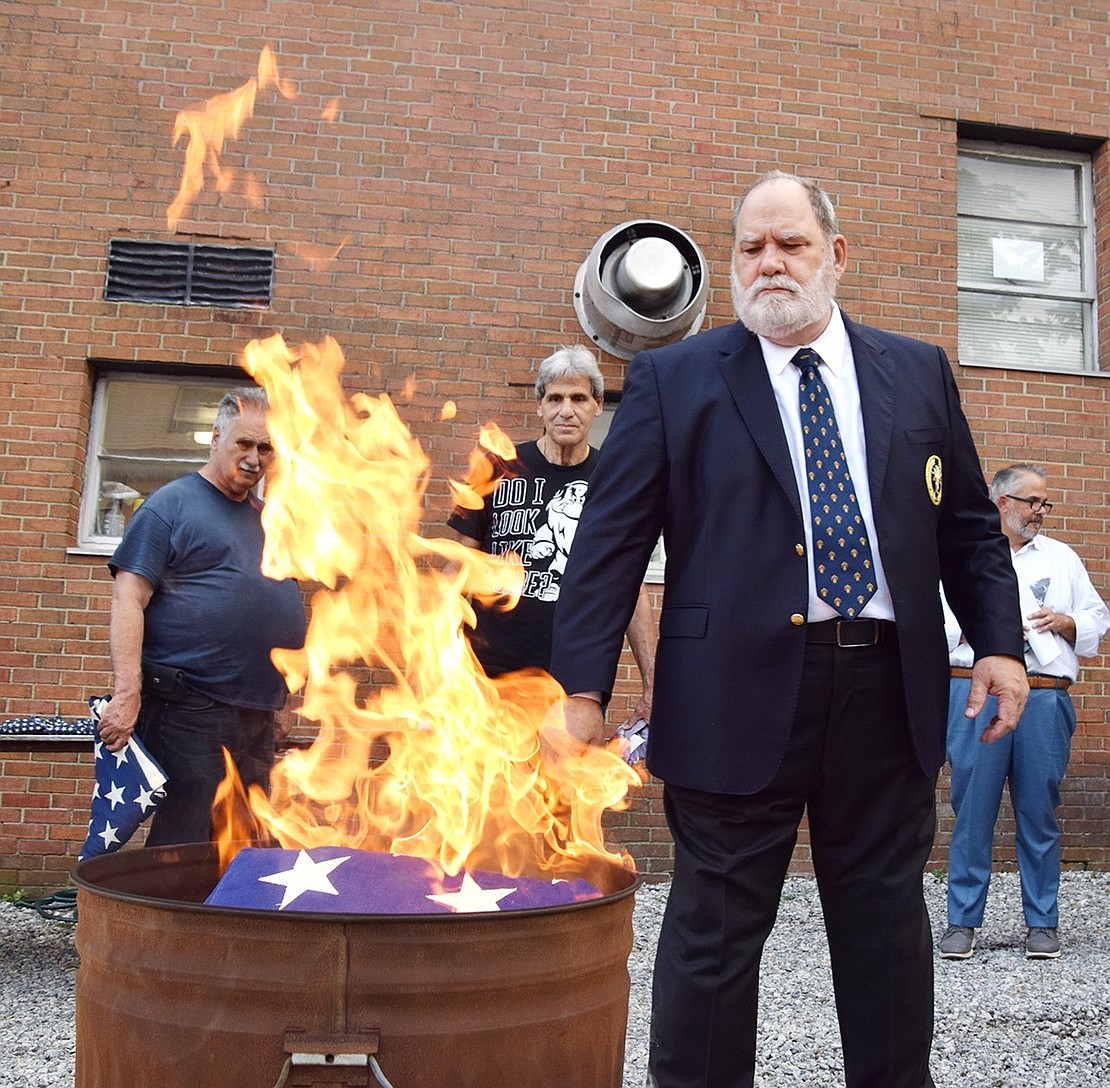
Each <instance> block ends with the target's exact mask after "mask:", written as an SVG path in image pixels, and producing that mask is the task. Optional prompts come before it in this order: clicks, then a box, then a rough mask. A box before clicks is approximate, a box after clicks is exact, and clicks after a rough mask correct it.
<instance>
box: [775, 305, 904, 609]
mask: <svg viewBox="0 0 1110 1088" xmlns="http://www.w3.org/2000/svg"><path fill="white" fill-rule="evenodd" d="M759 343H760V345H761V346H762V348H763V360H764V362H765V363H766V364H767V373H768V375H769V376H770V378H771V385H772V387H773V388H774V391H775V400H776V402H777V403H778V408H779V416H780V417H781V419H782V429H783V431H784V432H785V433H786V444H787V446H789V448H790V459H791V461H792V462H793V465H794V478H795V480H796V481H797V484H798V499H799V501H800V502H801V504H802V522H803V524H804V526H805V537H806V554H807V555H809V556H811V557H812V555H813V522H812V521H811V519H810V513H809V509H810V507H809V483H808V481H807V479H806V463H805V452H804V448H803V444H802V417H801V410H800V409H799V407H798V379H799V371H798V368H797V367H796V366H792V365H791V363H790V360H791V359H793V358H794V356H795V354H797V352H798V351H799V350H800V349H799V347H783V346H782V345H781V344H774V343H772V342H771V341H770V340H767V339H766V338H764V337H762V336H761V337H760V338H759ZM800 347H809V348H812V349H813V350H814V351H815V352H817V354H818V355H820V356H821V360H822V365H821V368H820V375H821V380H822V381H823V382H824V383H825V388H826V389H827V390H828V392H829V397H830V399H831V400H832V404H833V411H835V412H836V422H837V426H838V427H839V428H840V438H841V441H842V443H843V445H844V454H845V456H846V457H847V459H848V471H849V472H850V473H851V474H852V483H853V484H854V485H855V489H856V499H857V500H858V502H859V508H860V513H861V514H862V515H863V523H864V525H865V526H866V529H867V539H868V540H869V541H870V542H871V557H872V562H873V563H874V571H875V579H876V581H875V585H876V587H877V588H876V590H875V595H874V596H873V597H872V598H871V600H870V601H868V602H867V605H866V606H865V607H864V609H863V611H862V612H861V613H860V615H861V616H865V617H869V618H872V619H882V620H892V619H894V603H893V601H891V599H890V589H889V587H888V586H887V582H886V576H885V575H884V574H883V563H882V559H881V557H880V555H879V537H878V534H877V533H876V532H875V519H874V516H873V515H872V512H871V486H870V483H869V481H868V478H867V440H866V436H865V435H864V430H863V410H862V409H861V407H860V399H859V383H858V381H857V380H856V363H855V359H854V357H853V356H852V344H851V342H850V341H849V339H848V330H847V329H846V328H845V327H844V319H843V318H842V317H841V314H840V309H839V307H837V306H835V305H834V306H833V310H832V318H831V319H830V320H829V323H828V325H826V326H825V330H824V332H822V333H821V335H820V336H819V337H817V339H816V340H814V341H813V342H812V343H809V344H803V345H800ZM838 618H840V613H839V612H837V611H836V609H834V608H833V607H832V606H831V605H829V604H826V603H825V602H824V601H823V600H821V598H820V597H818V596H817V582H816V578H815V577H814V573H813V564H812V562H811V563H810V565H809V614H808V619H809V622H810V623H816V622H818V621H820V620H831V619H838Z"/></svg>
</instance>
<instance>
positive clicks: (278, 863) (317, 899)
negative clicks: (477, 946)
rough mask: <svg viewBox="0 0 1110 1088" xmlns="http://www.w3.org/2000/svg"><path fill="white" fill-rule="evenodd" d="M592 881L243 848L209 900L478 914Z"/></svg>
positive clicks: (576, 895) (555, 898)
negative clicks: (453, 870)
mask: <svg viewBox="0 0 1110 1088" xmlns="http://www.w3.org/2000/svg"><path fill="white" fill-rule="evenodd" d="M601 894H602V893H601V892H600V891H599V890H598V889H597V888H596V887H594V885H592V884H590V883H588V882H587V881H585V880H581V879H575V880H554V881H551V880H540V879H536V878H532V877H509V876H503V875H502V874H500V873H490V872H486V871H484V870H481V869H465V870H463V871H462V872H460V873H456V874H454V875H449V874H447V873H445V872H444V871H443V869H442V868H441V867H440V866H439V865H438V864H437V863H436V862H433V861H427V860H425V859H424V858H414V857H407V856H400V855H394V854H386V853H382V852H379V851H374V850H353V849H350V848H347V847H342V846H316V847H313V848H312V849H309V850H283V849H278V848H264V847H244V848H243V849H242V850H240V851H239V853H238V854H236V855H235V857H234V858H233V859H232V862H231V864H230V865H229V866H228V867H227V871H226V872H225V873H224V875H223V876H222V877H221V878H220V882H219V883H218V884H217V885H216V887H215V888H214V889H213V890H212V893H211V895H209V896H208V898H207V899H206V900H205V902H206V903H208V904H209V905H211V906H219V907H246V908H251V909H254V910H294V911H319V912H324V913H328V914H450V913H455V914H472V913H481V912H486V911H506V910H526V909H528V908H535V907H553V906H563V905H566V904H569V903H577V902H580V901H581V900H584V899H597V898H599V897H600V896H601Z"/></svg>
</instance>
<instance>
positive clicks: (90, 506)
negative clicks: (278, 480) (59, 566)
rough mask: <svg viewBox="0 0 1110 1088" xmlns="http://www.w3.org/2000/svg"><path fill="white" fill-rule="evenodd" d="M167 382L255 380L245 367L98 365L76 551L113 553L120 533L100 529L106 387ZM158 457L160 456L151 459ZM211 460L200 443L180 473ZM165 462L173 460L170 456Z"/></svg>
mask: <svg viewBox="0 0 1110 1088" xmlns="http://www.w3.org/2000/svg"><path fill="white" fill-rule="evenodd" d="M152 380H153V381H160V382H166V383H168V384H171V385H173V386H174V387H175V388H181V387H182V386H185V385H202V384H204V385H209V386H211V385H217V384H218V385H223V386H225V391H226V390H227V389H231V388H233V387H235V386H238V385H253V384H255V383H254V382H253V380H252V379H251V377H250V376H249V375H248V374H247V373H245V372H244V371H242V370H239V369H237V368H232V367H227V368H224V367H205V368H202V367H182V368H180V369H177V368H173V369H170V368H169V367H166V366H160V367H156V368H155V367H145V366H137V367H131V366H123V367H121V366H104V367H100V366H96V365H95V364H94V365H93V369H92V390H91V408H90V412H89V429H88V435H87V439H86V443H85V465H84V470H83V472H82V476H81V495H80V502H79V504H78V512H77V526H76V533H75V537H76V543H75V546H73V547H70V548H68V549H67V552H68V553H69V554H76V555H111V554H112V553H113V552H114V551H115V550H116V547H117V546H118V544H119V542H120V540H121V539H122V535H121V536H110V535H108V534H106V533H102V532H99V531H97V525H96V515H97V510H98V508H99V505H100V488H101V485H102V480H101V458H102V455H103V444H104V427H105V424H106V422H107V414H108V396H107V390H108V388H109V386H110V385H111V383H112V382H127V381H132V382H143V381H145V382H150V381H152ZM150 460H152V461H157V460H158V459H150ZM179 460H180V461H181V462H182V463H185V464H189V465H193V464H194V462H193V459H191V458H186V457H184V456H183V457H182V458H180V459H179ZM207 460H208V447H206V446H199V445H198V446H197V458H196V461H195V467H192V468H186V469H185V470H184V471H182V472H181V473H180V475H182V476H183V475H186V474H187V473H188V472H192V471H196V469H199V468H200V467H202V466H203V465H204V464H205V463H206V462H207ZM163 463H171V462H170V461H169V460H168V459H167V460H164V461H163Z"/></svg>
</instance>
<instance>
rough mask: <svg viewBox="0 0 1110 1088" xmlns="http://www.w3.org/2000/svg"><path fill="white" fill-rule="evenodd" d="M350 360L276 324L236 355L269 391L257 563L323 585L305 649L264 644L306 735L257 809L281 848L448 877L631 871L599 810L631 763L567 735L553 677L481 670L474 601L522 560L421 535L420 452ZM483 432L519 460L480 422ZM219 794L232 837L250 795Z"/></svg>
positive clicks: (509, 597)
mask: <svg viewBox="0 0 1110 1088" xmlns="http://www.w3.org/2000/svg"><path fill="white" fill-rule="evenodd" d="M343 365H344V360H343V354H342V352H341V350H340V348H339V346H338V344H337V343H336V342H335V341H334V340H332V339H330V338H325V339H324V340H323V341H321V342H320V343H319V344H306V345H302V346H301V347H300V348H298V349H297V350H294V349H293V348H291V347H290V346H289V345H287V344H286V343H285V341H284V340H283V339H282V338H281V337H280V336H272V337H270V338H268V339H266V340H255V341H252V342H251V343H250V344H249V345H248V346H247V348H246V350H245V352H244V366H245V367H246V369H247V370H248V371H249V372H250V373H251V374H252V375H253V376H254V377H255V378H256V380H258V381H259V382H260V383H261V384H262V385H263V386H264V387H265V389H266V391H267V393H268V395H269V400H270V414H269V416H268V424H269V430H270V437H271V440H272V442H273V443H274V446H275V448H276V449H277V451H278V464H279V466H280V470H279V471H277V472H275V473H274V474H273V475H272V476H271V478H269V479H268V482H267V496H266V506H265V509H264V512H263V521H264V525H265V529H266V550H265V555H264V559H263V570H264V572H265V573H266V574H268V575H270V576H272V577H295V578H298V579H301V580H302V581H309V582H315V583H318V584H319V585H320V587H321V588H320V589H319V590H317V592H316V593H315V594H314V596H313V599H312V614H311V622H310V624H309V630H308V637H307V639H306V643H305V646H304V648H303V650H299V651H286V650H276V651H274V660H275V663H276V664H277V666H278V667H279V668H280V669H281V670H282V672H283V674H284V675H285V677H286V680H287V683H288V685H289V687H290V690H296V689H298V688H300V687H302V686H303V688H304V696H303V699H304V701H303V707H302V710H301V713H302V715H303V716H304V717H306V718H308V719H311V720H313V721H315V722H317V723H319V732H318V736H317V739H316V741H315V742H314V743H313V744H312V745H311V747H310V748H308V749H306V750H293V751H290V752H289V753H288V754H287V755H286V756H285V757H284V758H283V759H282V760H280V761H279V762H278V764H277V766H276V767H275V769H274V774H273V781H272V788H271V794H270V796H269V798H266V797H264V796H263V795H262V793H261V791H252V793H251V795H250V796H249V798H247V804H248V805H249V809H250V812H251V814H252V817H251V818H252V819H253V820H255V821H257V822H258V824H259V825H260V826H261V827H262V828H264V829H265V832H266V834H268V835H269V836H272V838H273V839H274V840H276V841H277V842H278V843H280V844H281V845H282V846H284V847H287V848H293V847H298V848H300V847H303V848H309V847H313V846H320V845H345V846H351V847H355V848H363V849H377V850H386V851H390V852H392V853H395V854H408V855H414V856H419V857H424V858H429V859H432V860H435V861H438V862H439V863H440V864H441V865H442V866H443V868H444V869H445V870H446V871H447V872H450V873H455V872H458V871H459V870H460V869H461V868H463V867H480V868H486V869H498V870H500V871H502V872H504V873H507V874H509V875H520V874H531V875H535V874H537V873H547V874H549V875H559V874H567V875H569V874H570V873H573V872H575V871H576V869H577V868H579V867H580V865H581V863H582V861H583V860H584V859H590V860H593V859H598V858H600V859H603V860H606V861H610V862H617V863H619V864H622V865H625V866H626V867H629V868H631V866H632V862H631V859H630V858H628V857H627V856H625V857H620V856H618V855H616V854H614V853H612V852H610V851H609V850H608V849H607V848H606V847H605V845H604V838H603V832H602V826H601V817H602V813H603V812H604V811H605V809H607V808H612V807H618V806H620V805H621V804H622V803H623V799H624V797H625V794H626V793H627V791H628V789H629V788H630V787H631V786H633V785H637V784H638V783H639V781H640V779H639V777H638V776H637V774H636V773H635V771H633V770H632V769H631V768H630V767H628V765H627V764H625V763H624V761H623V760H622V759H621V758H620V757H619V755H617V754H615V753H614V752H612V751H608V750H604V749H597V748H589V749H586V750H584V751H583V750H582V749H581V747H580V746H579V745H577V744H575V743H574V742H572V741H571V740H570V738H569V737H568V736H567V734H566V732H565V729H563V728H562V727H561V706H562V699H563V696H562V692H561V689H560V688H559V686H558V684H557V683H556V682H555V681H554V680H553V679H552V678H551V677H550V676H548V675H547V674H546V673H543V672H540V671H538V670H537V671H531V672H525V673H515V674H512V675H511V676H508V677H503V678H500V679H498V680H490V679H489V678H488V677H486V675H485V673H484V672H483V671H482V669H481V667H480V666H479V665H478V663H477V661H476V659H475V657H474V655H473V653H472V651H471V649H470V647H469V644H468V643H467V641H466V639H465V637H464V631H465V630H466V628H467V627H468V626H470V625H472V624H473V622H474V612H473V609H472V607H471V605H470V603H469V598H470V597H472V596H473V597H478V598H480V599H483V600H501V601H503V602H505V603H506V604H507V605H508V604H512V603H513V602H514V601H515V599H516V597H517V596H518V595H519V593H520V589H521V585H522V582H523V570H522V566H521V562H520V559H519V557H518V556H507V557H495V556H490V555H487V554H485V553H483V552H480V551H477V550H474V549H470V548H466V547H463V546H462V545H461V544H458V543H456V542H454V541H451V540H446V539H442V538H436V539H426V538H424V537H422V536H421V535H420V532H419V529H420V519H421V513H422V509H423V496H424V491H425V488H426V485H427V482H428V479H429V463H428V460H427V458H426V457H425V455H424V453H423V451H422V450H421V448H420V446H419V444H418V443H417V442H416V440H415V439H414V438H413V437H412V436H411V434H410V433H409V431H408V429H407V428H406V427H405V425H404V423H403V422H402V421H401V419H400V417H399V416H398V414H397V411H396V409H395V408H394V406H393V403H392V401H390V399H389V398H388V397H387V396H384V395H383V396H370V395H367V394H362V393H356V394H354V395H353V396H351V397H350V398H349V399H348V398H347V397H346V395H345V394H344V393H343V390H342V388H341V386H340V382H339V375H340V372H341V371H342V369H343ZM482 442H483V445H484V446H486V448H490V449H497V450H498V451H500V455H501V456H506V455H507V456H509V457H511V456H512V453H513V447H512V443H511V442H510V441H509V439H508V438H507V437H506V436H504V435H503V434H502V433H501V432H500V431H498V430H497V428H496V427H494V426H492V425H490V426H487V427H485V428H483V431H482ZM480 460H481V461H482V462H484V463H485V465H486V471H487V473H488V469H489V459H488V458H486V457H481V458H480ZM489 485H490V480H489V479H488V478H487V479H486V480H485V481H484V482H483V481H480V480H473V481H470V482H469V483H468V485H467V486H468V487H469V488H470V489H471V490H472V491H475V493H478V492H479V491H480V488H482V487H485V486H489ZM224 794H225V796H226V798H227V800H226V801H224V802H223V803H221V813H220V814H219V815H220V817H221V822H222V832H221V838H222V840H223V841H224V843H225V847H226V844H228V843H232V842H235V841H236V840H239V841H242V840H244V839H246V838H249V837H250V829H249V828H246V829H244V828H243V826H242V825H241V824H239V823H238V822H237V821H236V820H235V819H234V818H233V817H228V816H227V812H228V811H230V810H234V809H236V808H237V807H240V802H241V800H242V790H241V789H239V791H238V793H236V791H235V790H234V788H233V787H230V786H227V787H225V791H224ZM229 852H230V851H229Z"/></svg>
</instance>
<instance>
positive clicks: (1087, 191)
mask: <svg viewBox="0 0 1110 1088" xmlns="http://www.w3.org/2000/svg"><path fill="white" fill-rule="evenodd" d="M957 154H958V156H959V157H960V158H963V157H964V156H974V157H977V158H991V159H995V160H1003V161H1011V162H1014V163H1022V162H1026V163H1031V162H1037V163H1059V164H1062V165H1068V166H1073V167H1077V168H1078V174H1079V178H1080V197H1079V204H1080V208H1079V213H1080V217H1081V219H1080V222H1079V224H1078V226H1077V229H1078V230H1079V231H1080V234H1081V242H1080V287H1079V289H1078V290H1075V291H1066V290H1061V289H1053V288H1050V287H1045V288H1044V289H1041V290H1037V289H1035V287H1036V285H1035V284H1033V283H1009V282H1005V281H1000V280H992V281H991V282H986V281H982V280H980V281H973V280H971V279H970V278H969V277H967V276H965V275H964V274H963V273H962V272H961V274H960V275H959V278H958V291H959V294H960V297H961V298H965V297H967V296H969V295H986V296H991V295H993V296H1008V297H1013V298H1019V299H1022V298H1024V299H1030V300H1045V301H1049V302H1051V301H1068V302H1076V303H1078V304H1079V305H1080V307H1081V309H1082V312H1083V332H1082V357H1081V358H1080V359H1078V360H1076V364H1077V365H1075V366H1061V365H1053V364H1051V363H1044V362H1038V361H1037V359H1036V358H1028V357H1023V358H1022V359H1021V360H1020V361H1013V360H1009V359H1000V358H993V359H991V360H990V361H985V360H978V359H974V358H973V357H971V353H970V352H969V351H967V350H966V347H967V341H966V340H964V338H963V337H962V336H961V338H960V351H959V361H960V364H961V365H962V366H986V367H995V368H1000V369H1010V370H1041V371H1052V372H1057V373H1068V374H1089V373H1098V359H1097V344H1098V329H1097V305H1096V289H1097V288H1096V285H1097V276H1096V268H1095V216H1094V191H1093V180H1092V175H1093V171H1092V164H1091V156H1090V155H1087V154H1084V153H1082V152H1076V151H1065V150H1053V149H1049V148H1041V147H1032V146H1025V145H1022V144H1007V143H1001V142H999V143H996V142H993V141H989V140H960V142H959V148H958V152H957ZM1004 212H1005V209H1004V208H1000V209H999V214H998V215H997V217H988V218H991V219H995V220H996V221H997V222H998V223H999V224H1000V226H1001V225H1004V224H1006V223H1021V224H1024V225H1026V226H1028V225H1030V224H1033V225H1037V226H1060V225H1064V224H1063V222H1062V221H1060V222H1057V223H1051V222H1044V221H1033V220H1027V219H1014V218H1007V216H1006V215H1005V214H1004ZM960 218H961V219H963V218H964V217H962V216H961V217H960ZM974 218H975V219H983V218H984V217H983V216H975V217H974ZM1067 225H1069V226H1073V225H1075V224H1071V223H1070V222H1069V223H1068V224H1067Z"/></svg>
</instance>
